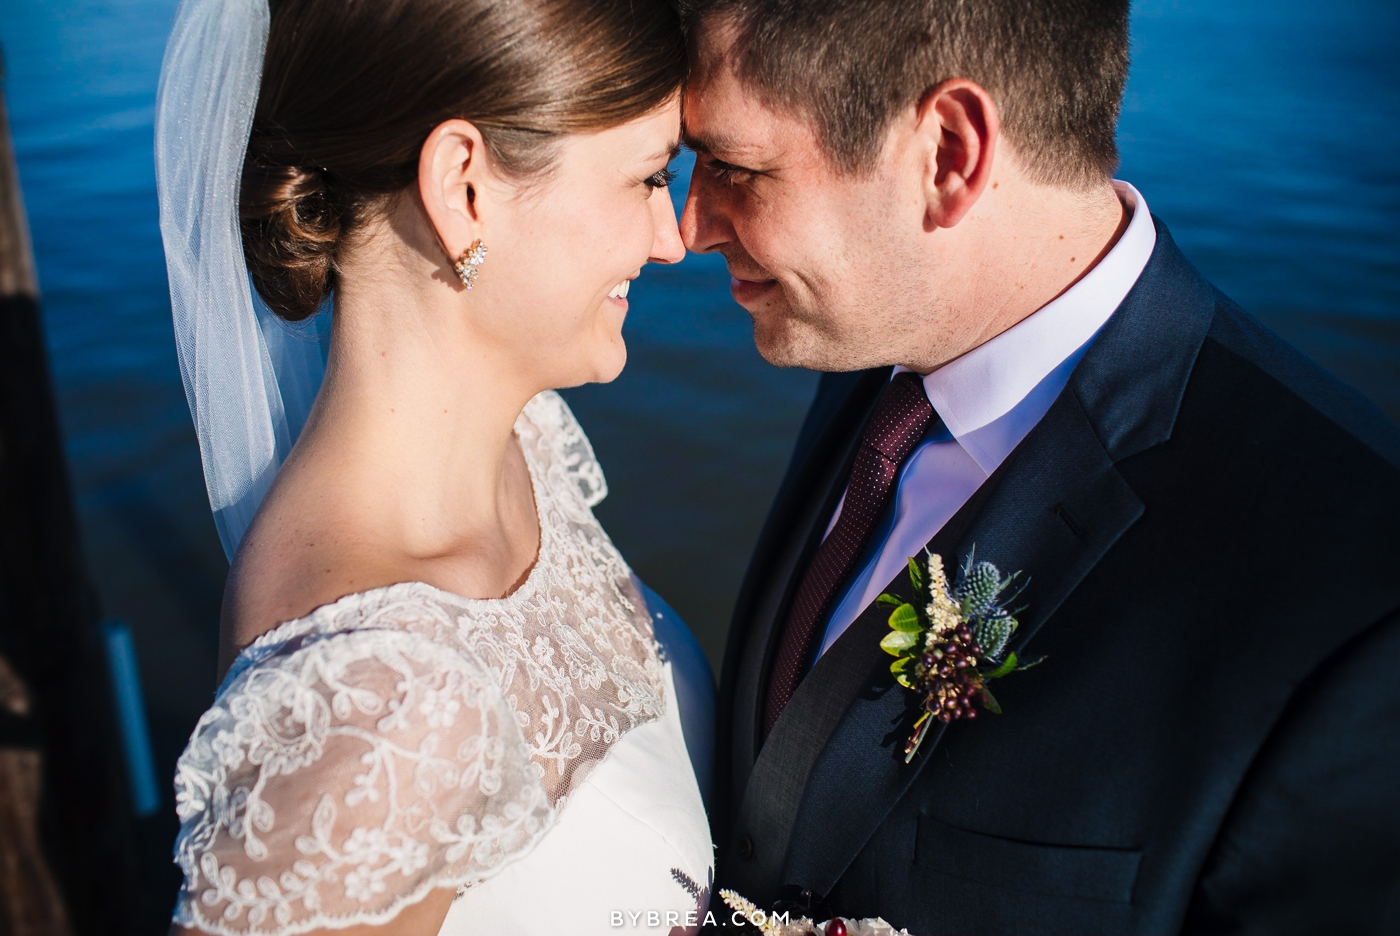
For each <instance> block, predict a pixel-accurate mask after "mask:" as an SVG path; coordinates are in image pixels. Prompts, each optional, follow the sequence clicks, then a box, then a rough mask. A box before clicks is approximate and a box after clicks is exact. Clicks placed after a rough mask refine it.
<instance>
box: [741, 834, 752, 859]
mask: <svg viewBox="0 0 1400 936" xmlns="http://www.w3.org/2000/svg"><path fill="white" fill-rule="evenodd" d="M739 857H740V858H742V859H744V860H745V861H748V860H750V859H751V858H753V839H751V838H749V837H748V836H747V835H741V836H739Z"/></svg>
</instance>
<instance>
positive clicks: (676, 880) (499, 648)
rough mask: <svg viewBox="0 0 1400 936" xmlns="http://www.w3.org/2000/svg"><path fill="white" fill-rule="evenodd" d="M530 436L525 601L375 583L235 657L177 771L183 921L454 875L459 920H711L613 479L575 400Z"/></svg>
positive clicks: (665, 671) (284, 914) (327, 902)
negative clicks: (613, 500)
mask: <svg viewBox="0 0 1400 936" xmlns="http://www.w3.org/2000/svg"><path fill="white" fill-rule="evenodd" d="M516 434H517V436H518V437H519V439H520V443H521V447H522V449H523V450H524V453H525V458H526V461H527V463H528V464H529V467H530V475H531V478H532V480H533V483H534V493H535V503H536V507H537V509H538V512H539V519H540V553H539V559H538V561H537V562H536V565H535V567H534V569H533V570H532V571H531V572H530V575H529V577H528V578H527V579H526V581H525V583H524V584H523V585H522V586H521V587H520V588H519V589H518V590H517V591H516V592H515V593H514V594H512V595H510V596H509V597H508V598H504V599H500V600H491V601H478V600H470V599H465V598H461V597H458V596H455V595H451V594H448V593H446V592H443V591H441V590H439V589H436V588H434V587H432V586H430V585H426V584H423V583H416V582H410V583H404V584H399V585H392V586H388V587H385V588H377V589H373V590H371V591H367V592H362V593H359V594H354V595H349V596H346V597H345V598H342V599H340V600H339V601H337V602H335V603H334V604H330V605H327V606H325V607H322V608H318V609H316V610H315V611H313V612H312V613H311V614H309V615H308V616H306V617H304V618H300V619H297V620H294V621H288V622H286V623H285V624H282V625H281V626H279V627H278V628H276V629H275V630H273V631H270V632H269V633H267V634H265V635H263V636H262V637H260V638H258V640H256V641H255V642H254V643H253V644H251V645H250V646H249V647H248V648H247V649H246V650H244V652H243V653H242V654H241V655H240V656H239V657H238V660H237V661H236V662H235V663H234V665H233V668H232V669H231V670H230V671H229V673H228V676H227V677H226V678H225V680H224V683H223V685H222V686H221V687H220V689H219V692H218V695H217V697H216V699H215V701H214V705H213V707H212V708H210V709H209V711H208V712H206V713H205V715H204V716H203V718H201V719H200V721H199V724H198V726H197V727H196V728H195V731H194V734H193V736H192V737H191V739H190V743H189V746H188V747H187V748H186V749H185V752H184V754H183V755H182V756H181V758H180V762H179V765H178V768H177V773H176V778H175V789H176V802H177V809H178V811H179V815H180V819H181V821H182V826H181V829H180V835H179V838H178V839H177V841H176V845H175V860H176V862H177V864H179V866H180V868H181V870H182V871H183V872H184V875H185V882H184V886H183V887H182V889H181V891H180V896H179V900H178V903H177V905H176V908H175V914H174V919H175V921H176V922H177V923H180V924H182V925H184V926H191V927H198V928H199V929H202V930H205V931H207V932H210V933H220V934H269V933H277V934H292V933H302V932H306V931H308V930H311V929H317V928H322V927H325V928H341V927H345V926H349V925H352V924H357V923H384V922H387V921H389V920H391V919H393V918H394V917H395V916H396V915H397V914H398V913H399V912H400V911H401V910H402V909H403V908H404V907H405V906H407V905H409V904H412V903H415V902H417V901H418V900H420V899H422V897H423V896H425V895H426V894H427V893H428V892H429V891H430V890H432V889H434V888H446V887H451V888H457V889H458V897H457V899H456V900H455V901H454V902H453V904H452V908H451V911H450V912H449V914H448V917H447V921H446V923H445V924H444V925H443V928H442V930H441V933H443V934H486V936H532V934H544V933H550V934H554V933H565V932H567V933H616V932H619V931H621V932H638V933H640V932H652V933H684V932H688V931H691V930H692V929H693V928H694V925H695V923H696V921H697V919H699V918H702V917H703V916H704V912H705V908H706V903H707V901H708V897H709V891H708V888H709V883H710V880H711V876H712V869H713V864H712V848H711V844H710V833H709V826H708V824H707V822H706V819H705V812H704V807H703V805H702V803H701V797H700V791H699V788H698V786H697V783H696V779H695V774H694V772H693V770H692V769H691V765H690V759H689V758H688V757H687V751H686V745H685V739H684V737H683V733H682V728H681V720H680V715H679V712H678V706H677V705H676V704H675V702H674V700H675V699H676V688H675V682H676V678H677V674H675V673H673V672H672V664H671V663H669V662H665V661H664V660H663V659H662V654H661V653H659V652H658V646H657V643H656V640H655V637H654V635H653V631H652V622H651V620H650V617H649V614H648V611H647V609H646V606H645V604H644V602H643V600H642V598H641V595H640V594H639V592H638V587H637V582H636V580H635V579H634V578H633V576H632V574H631V570H630V569H629V568H628V567H627V564H626V563H625V562H624V561H623V559H622V556H621V555H619V553H618V551H617V549H616V548H615V547H614V546H613V544H612V542H611V541H610V540H609V539H608V537H607V534H606V533H604V532H603V529H602V527H600V526H599V525H598V522H597V520H596V519H594V517H593V512H592V510H591V507H592V505H593V504H595V503H597V501H598V500H601V499H602V496H603V495H604V493H605V492H606V488H605V484H604V481H603V477H602V472H601V470H600V469H599V467H598V464H597V462H596V461H595V460H594V458H593V452H592V449H591V447H590V446H589V444H588V440H587V438H586V437H585V436H584V434H583V430H582V429H581V428H580V427H579V425H578V423H577V422H576V421H575V420H574V417H573V414H572V413H570V412H569V409H568V406H567V405H566V404H565V403H564V401H563V399H562V398H560V397H559V395H558V394H556V393H552V392H550V393H543V394H541V395H540V396H538V397H536V398H535V399H534V400H532V401H531V402H530V404H529V405H528V406H526V408H525V411H524V413H522V414H521V417H520V419H519V421H518V422H517V423H516ZM705 678H706V679H708V673H707V674H706V675H705Z"/></svg>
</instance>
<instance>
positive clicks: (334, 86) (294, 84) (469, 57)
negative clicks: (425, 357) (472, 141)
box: [239, 0, 686, 321]
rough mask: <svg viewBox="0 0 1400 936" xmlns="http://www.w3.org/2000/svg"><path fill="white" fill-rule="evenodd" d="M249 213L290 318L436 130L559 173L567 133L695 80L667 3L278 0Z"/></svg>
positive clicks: (408, 175)
mask: <svg viewBox="0 0 1400 936" xmlns="http://www.w3.org/2000/svg"><path fill="white" fill-rule="evenodd" d="M271 13H272V22H271V29H270V32H269V35H268V43H267V54H266V59H265V61H264V65H263V77H262V86H261V89H260V91H259V94H258V104H257V111H256V115H255V117H254V120H253V132H252V136H251V139H250V140H249V143H248V153H247V157H246V159H245V161H244V165H243V183H242V191H241V193H240V199H239V213H240V217H241V226H242V233H243V252H244V256H245V257H246V258H247V261H248V269H249V271H250V273H251V274H252V279H253V283H254V285H255V286H256V288H257V290H258V292H259V293H260V294H261V295H262V297H263V299H264V300H265V301H266V302H267V304H268V305H269V307H271V309H272V310H273V311H274V312H276V313H277V314H278V315H280V316H281V317H283V318H284V319H288V320H290V321H300V320H302V319H305V318H306V317H308V316H310V315H312V314H314V313H315V312H316V310H317V309H318V308H319V307H320V305H321V303H322V302H323V301H324V299H325V297H326V296H327V295H328V294H329V293H330V292H331V291H332V290H333V289H335V286H336V276H337V266H336V260H337V254H338V252H339V250H340V249H341V246H342V245H343V244H344V243H345V240H346V238H347V236H349V235H350V234H352V233H353V232H354V231H355V230H356V228H357V226H359V225H360V224H362V223H363V222H364V221H365V220H366V219H367V218H370V217H371V216H372V215H373V214H374V212H375V211H377V210H382V208H383V207H384V206H386V205H387V203H388V200H389V199H391V198H392V197H393V196H394V195H396V194H398V193H400V192H403V191H405V190H406V189H408V188H409V186H411V185H413V183H414V182H415V181H416V179H417V176H418V159H419V152H420V150H421V149H422V146H423V142H424V141H425V140H426V139H427V138H428V134H429V133H431V132H432V130H433V128H434V127H436V126H438V125H439V124H441V123H442V122H443V121H446V120H450V119H453V118H463V119H466V120H470V121H471V122H472V123H473V124H475V125H476V127H477V128H478V129H479V130H480V131H481V133H482V135H483V136H484V137H485V139H486V144H487V149H488V150H489V154H490V158H491V159H492V160H493V162H494V164H495V165H496V166H497V168H498V169H500V170H501V171H503V172H505V173H507V174H509V175H511V176H514V177H516V178H520V179H522V180H527V179H529V178H532V177H535V176H538V175H540V174H542V173H544V172H547V171H548V169H549V168H550V166H551V165H552V163H553V160H554V158H555V156H556V151H557V146H556V145H555V144H557V142H558V141H559V140H560V138H561V137H563V136H564V135H565V134H569V133H577V132H586V131H592V130H602V129H605V128H607V127H612V126H617V125H619V124H622V123H626V122H627V121H629V120H633V119H635V118H637V117H641V116H642V115H644V114H646V113H648V112H650V111H652V110H653V109H655V108H656V107H658V106H659V105H661V104H663V103H664V102H665V101H666V100H667V99H668V98H669V97H671V95H673V94H674V93H675V92H676V91H677V89H678V88H679V87H680V85H681V82H682V81H683V80H684V77H685V68H686V64H685V40H684V37H683V35H682V31H681V25H680V18H679V15H678V14H677V12H676V10H675V9H674V7H673V6H672V5H671V4H670V3H669V2H668V0H272V2H271Z"/></svg>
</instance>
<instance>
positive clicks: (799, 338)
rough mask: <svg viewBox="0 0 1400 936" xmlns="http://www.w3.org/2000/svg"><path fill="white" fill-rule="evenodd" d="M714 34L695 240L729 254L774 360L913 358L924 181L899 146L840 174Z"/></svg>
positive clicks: (703, 55) (703, 98)
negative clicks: (913, 247)
mask: <svg viewBox="0 0 1400 936" xmlns="http://www.w3.org/2000/svg"><path fill="white" fill-rule="evenodd" d="M707 32H708V35H705V36H702V39H701V41H700V42H699V43H698V48H697V49H696V52H697V55H696V56H695V60H694V61H695V66H696V67H695V70H694V71H693V72H692V75H691V77H690V79H689V80H688V82H687V90H686V95H685V102H684V117H683V119H684V133H685V138H686V142H687V143H688V144H689V145H690V147H691V148H692V149H694V150H695V151H696V154H697V157H696V166H695V172H694V175H693V177H692V179H691V185H690V193H689V195H688V197H687V199H686V204H685V211H684V213H683V214H682V217H681V235H682V237H683V238H684V240H685V242H686V246H687V247H688V248H689V249H690V250H692V251H695V252H697V253H706V252H717V253H720V254H723V255H724V258H725V260H726V261H727V262H728V265H729V273H730V276H731V277H732V279H731V282H730V289H731V291H732V293H733V295H734V299H735V301H737V302H738V303H739V304H740V305H742V306H743V307H744V309H745V310H747V311H748V313H749V314H750V315H751V316H752V317H753V322H754V341H755V344H757V346H758V350H759V352H760V353H761V354H762V355H763V356H764V357H765V358H767V359H768V360H769V361H770V362H772V363H774V364H777V365H780V366H797V367H808V368H813V369H817V370H826V371H842V370H855V369H858V368H864V367H871V366H875V365H878V364H887V363H898V362H900V361H901V355H902V353H907V351H908V346H909V342H910V341H911V340H913V341H917V340H918V339H917V337H916V336H910V335H907V334H905V333H904V332H905V331H906V330H907V329H908V327H909V322H910V316H908V315H907V314H905V313H904V309H903V307H904V306H906V305H907V301H908V300H907V297H908V296H909V295H910V294H912V293H917V290H914V289H911V288H909V287H908V286H907V285H906V284H904V283H902V282H901V276H902V275H904V271H906V270H909V269H911V268H912V264H911V263H910V262H907V261H911V260H912V259H913V258H911V257H908V256H906V254H907V253H908V251H909V250H910V246H909V245H910V242H911V239H910V237H909V232H910V231H919V230H920V229H921V225H922V220H923V210H922V203H921V201H920V198H919V196H920V192H919V191H918V190H917V186H916V187H915V188H914V189H913V190H911V189H910V188H909V185H908V184H907V182H906V180H907V179H908V178H909V174H908V173H907V172H901V171H900V169H901V166H900V157H899V156H898V154H897V153H895V154H893V155H892V154H891V153H886V155H885V156H883V157H882V158H881V161H880V163H879V164H878V165H877V166H876V167H875V169H874V170H873V171H871V172H868V173H862V174H860V175H853V174H849V173H842V172H840V171H839V170H837V169H836V168H835V167H834V166H832V165H831V163H830V161H829V160H828V159H827V157H826V156H825V155H824V154H823V152H822V149H821V146H820V143H819V141H818V139H817V137H816V134H815V133H814V131H813V129H812V127H811V126H810V125H809V123H808V122H807V121H805V120H803V119H801V118H799V117H796V116H793V115H789V114H784V113H779V112H777V111H774V110H773V109H770V108H769V107H767V106H765V105H764V104H763V103H762V101H761V100H760V99H759V98H758V97H757V96H756V95H755V94H754V93H753V92H752V91H751V90H750V89H749V88H748V87H746V86H745V85H744V83H743V82H742V81H740V79H739V78H738V77H737V76H736V75H735V74H734V72H733V70H732V68H731V67H730V64H729V62H728V60H727V58H726V56H725V54H724V44H725V37H724V29H723V27H717V28H714V29H710V30H707ZM913 178H914V179H916V180H917V178H918V174H917V173H914V174H913ZM924 301H927V300H926V299H925V300H924Z"/></svg>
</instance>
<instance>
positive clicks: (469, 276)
mask: <svg viewBox="0 0 1400 936" xmlns="http://www.w3.org/2000/svg"><path fill="white" fill-rule="evenodd" d="M485 262H486V242H485V241H483V240H481V238H477V239H476V240H474V241H472V245H471V246H470V247H468V248H467V249H466V250H464V251H462V256H460V257H458V258H457V262H456V263H454V264H452V269H454V270H456V271H457V276H458V278H459V279H461V281H462V285H463V286H465V287H467V289H471V288H472V287H473V286H475V285H476V274H477V267H479V266H481V265H482V264H483V263H485Z"/></svg>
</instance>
